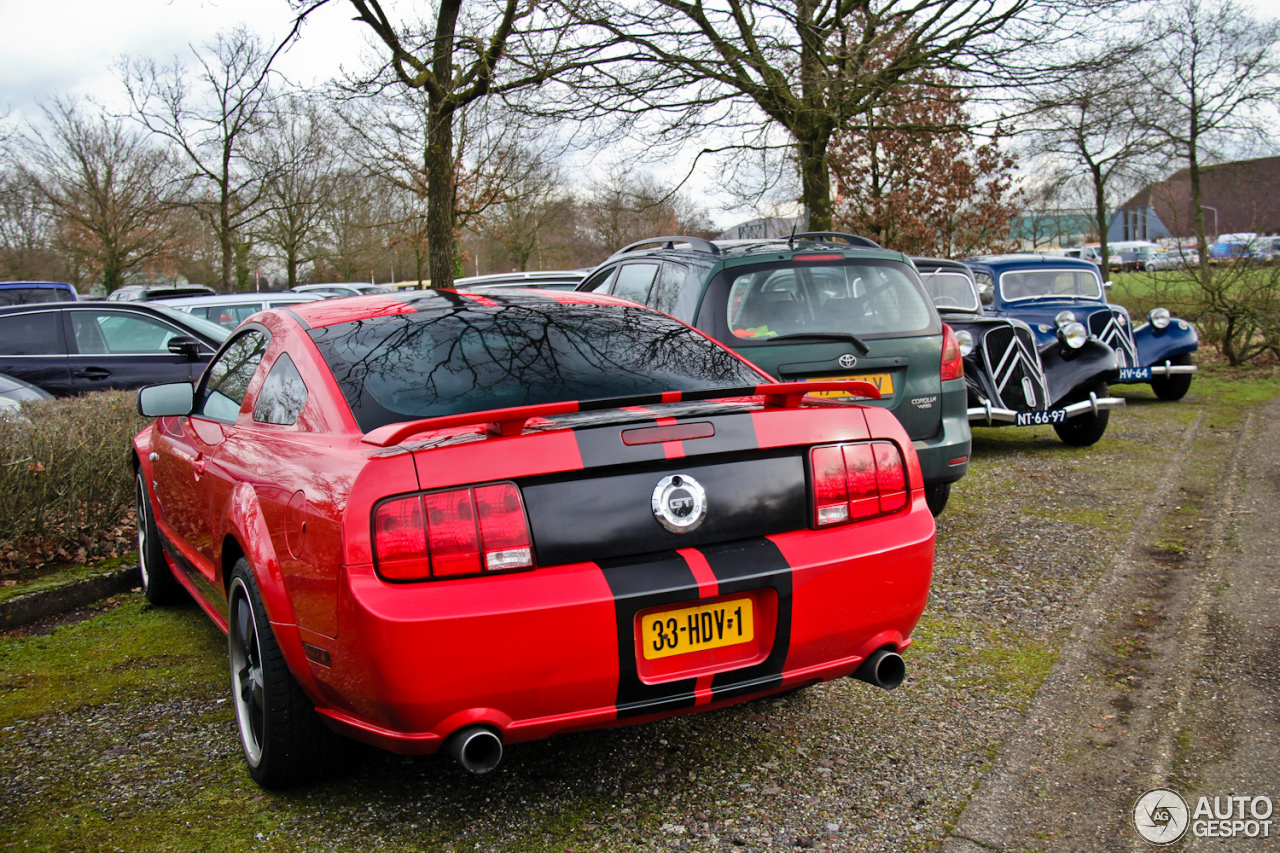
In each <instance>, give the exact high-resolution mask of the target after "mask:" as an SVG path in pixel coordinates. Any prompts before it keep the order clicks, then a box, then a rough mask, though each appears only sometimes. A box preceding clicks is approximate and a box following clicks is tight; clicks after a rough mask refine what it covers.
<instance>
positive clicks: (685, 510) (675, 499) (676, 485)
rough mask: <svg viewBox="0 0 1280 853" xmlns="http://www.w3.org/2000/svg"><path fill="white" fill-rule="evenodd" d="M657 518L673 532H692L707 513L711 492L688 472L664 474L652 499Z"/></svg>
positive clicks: (651, 502) (654, 513)
mask: <svg viewBox="0 0 1280 853" xmlns="http://www.w3.org/2000/svg"><path fill="white" fill-rule="evenodd" d="M650 505H651V506H652V508H653V517H654V518H656V519H658V523H659V524H661V525H662V526H663V527H665V528H666V529H667V530H670V531H671V532H672V533H688V532H689V531H690V530H693V529H695V528H697V526H698V525H699V524H702V519H704V518H706V516H707V493H706V490H705V489H703V488H702V486H701V485H700V484H699V483H698V481H697V480H695V479H693V478H692V477H690V476H688V475H687V474H672V475H671V476H670V477H663V478H662V479H661V480H659V481H658V485H657V486H655V487H654V490H653V497H652V499H651V501H650Z"/></svg>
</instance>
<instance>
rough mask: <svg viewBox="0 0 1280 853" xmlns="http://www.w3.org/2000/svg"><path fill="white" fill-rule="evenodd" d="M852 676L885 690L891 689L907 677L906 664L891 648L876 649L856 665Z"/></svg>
mask: <svg viewBox="0 0 1280 853" xmlns="http://www.w3.org/2000/svg"><path fill="white" fill-rule="evenodd" d="M853 677H854V678H856V679H858V680H859V681H865V682H867V683H868V684H874V685H875V686H876V687H881V688H884V689H885V690H893V689H894V688H895V687H897V686H898V685H900V684H902V682H903V679H905V678H906V677H907V664H906V661H904V660H903V659H902V655H900V654H898V653H897V652H895V651H893V650H892V649H876V650H875V651H874V652H872V653H871V654H870V655H868V656H867V659H866V660H864V661H863V662H862V666H860V667H858V671H857V672H855V673H854V674H853Z"/></svg>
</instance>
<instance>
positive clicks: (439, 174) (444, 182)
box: [423, 96, 454, 289]
mask: <svg viewBox="0 0 1280 853" xmlns="http://www.w3.org/2000/svg"><path fill="white" fill-rule="evenodd" d="M429 116H430V117H429V122H430V126H429V127H428V128H427V150H426V151H425V152H423V153H424V158H423V159H424V160H425V162H424V164H423V165H424V168H425V170H426V173H427V253H428V269H429V271H430V273H431V286H432V287H433V288H436V289H441V288H449V287H452V286H453V272H454V270H453V255H454V251H453V216H454V211H453V208H454V184H453V179H454V178H453V112H452V110H451V109H442V108H441V105H440V104H439V103H438V102H437V100H436V98H435V97H434V96H432V98H431V99H430V104H429Z"/></svg>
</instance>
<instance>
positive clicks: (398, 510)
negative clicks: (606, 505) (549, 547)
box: [373, 483, 533, 581]
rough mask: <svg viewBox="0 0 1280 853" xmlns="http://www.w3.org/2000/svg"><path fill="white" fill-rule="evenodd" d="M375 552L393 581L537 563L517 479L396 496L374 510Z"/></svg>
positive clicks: (385, 574)
mask: <svg viewBox="0 0 1280 853" xmlns="http://www.w3.org/2000/svg"><path fill="white" fill-rule="evenodd" d="M373 551H374V558H375V560H376V561H377V567H378V573H379V574H381V575H382V576H383V577H384V578H386V579H388V580H397V581H408V580H429V579H432V578H453V577H461V576H465V575H480V574H491V573H494V572H507V571H514V570H517V569H527V568H531V567H532V566H533V542H532V539H531V538H530V536H529V524H528V521H526V519H525V514H524V503H523V502H522V501H521V499H520V490H519V489H517V488H516V485H515V483H494V484H492V485H487V486H476V487H474V488H467V489H450V490H448V491H443V492H429V493H426V494H420V495H409V496H407V497H400V498H393V499H391V500H387V501H383V502H382V503H380V504H378V506H377V508H376V509H375V510H374V513H373Z"/></svg>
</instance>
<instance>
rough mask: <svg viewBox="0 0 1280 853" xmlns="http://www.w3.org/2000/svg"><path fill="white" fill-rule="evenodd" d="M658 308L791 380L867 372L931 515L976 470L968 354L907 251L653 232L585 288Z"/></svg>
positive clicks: (830, 238) (834, 241)
mask: <svg viewBox="0 0 1280 853" xmlns="http://www.w3.org/2000/svg"><path fill="white" fill-rule="evenodd" d="M577 289H578V290H587V291H595V292H597V293H608V294H611V295H613V296H620V297H623V298H626V299H630V300H632V301H634V302H639V303H642V304H645V305H649V306H652V307H654V308H657V309H659V310H661V311H665V312H666V313H668V314H670V315H672V316H673V317H675V318H676V319H678V320H682V321H684V322H685V323H688V324H689V325H690V326H693V327H694V328H696V329H699V330H700V331H702V332H704V333H705V334H707V335H710V336H711V337H713V338H715V339H716V340H718V341H720V342H721V343H723V344H725V345H726V346H728V347H730V348H732V349H733V350H734V351H735V352H737V353H738V354H739V355H741V356H743V357H744V358H746V359H748V360H749V361H752V362H754V363H755V364H756V365H758V366H759V367H761V368H763V369H764V370H765V371H767V372H768V373H769V374H771V375H772V376H775V377H777V378H778V379H780V380H782V381H785V382H797V381H815V380H831V379H862V380H865V381H869V382H871V383H873V384H874V385H875V386H876V387H877V388H879V389H880V393H881V399H880V400H874V401H866V400H864V401H862V402H864V403H867V404H868V405H878V406H883V407H885V408H888V409H890V410H891V411H892V412H893V413H894V414H895V415H897V417H898V420H899V421H901V422H902V425H903V426H904V427H905V428H906V430H907V433H908V435H910V436H911V439H912V442H913V444H914V445H915V449H916V452H917V454H918V455H919V457H920V466H921V469H922V471H923V475H924V481H925V482H924V485H925V494H926V495H927V497H928V501H929V508H930V509H931V510H933V514H934V515H937V514H938V513H940V512H942V509H943V507H945V506H946V503H947V498H948V497H949V496H950V494H951V484H952V483H953V482H955V481H956V480H958V479H960V478H961V477H962V476H963V475H964V473H965V471H966V470H968V467H969V448H970V443H971V438H970V433H969V420H968V414H967V408H966V406H967V403H966V397H965V394H966V392H965V384H964V374H963V370H964V368H963V360H962V356H961V354H960V348H959V345H958V344H957V343H956V340H955V336H954V335H953V334H952V332H951V330H950V328H948V327H947V326H945V325H944V324H943V323H942V321H941V320H940V319H939V318H938V313H937V311H936V310H935V309H934V307H933V302H932V301H931V300H930V298H929V295H928V293H927V292H926V291H925V289H924V285H923V284H922V283H921V281H920V276H919V275H918V274H917V273H916V269H915V267H914V266H913V265H912V262H911V259H910V258H908V257H907V256H906V255H903V254H901V253H900V252H893V251H889V250H887V249H882V248H880V247H879V246H878V245H876V244H875V243H874V242H872V241H871V240H868V239H866V238H865V237H857V236H854V235H849V234H835V233H830V232H821V233H806V234H796V235H794V236H792V237H790V238H781V239H764V240H728V241H726V240H717V241H714V242H713V241H709V240H703V239H700V238H696V237H655V238H653V239H650V240H642V241H639V242H636V243H632V244H631V245H629V246H627V247H625V248H623V249H621V250H620V251H618V252H615V253H614V254H613V255H612V256H610V257H609V259H608V260H606V261H605V262H604V263H603V264H601V265H600V266H599V267H597V268H596V269H595V270H593V271H592V272H591V273H590V274H589V275H588V276H587V277H586V278H585V279H584V280H583V282H582V284H580V285H579V286H578V288H577Z"/></svg>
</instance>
